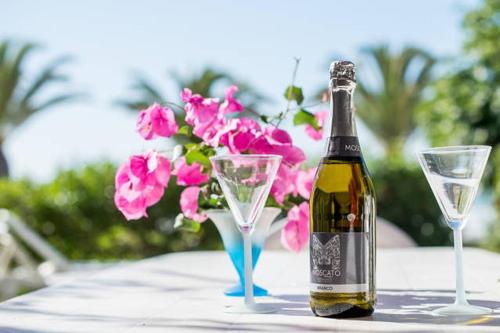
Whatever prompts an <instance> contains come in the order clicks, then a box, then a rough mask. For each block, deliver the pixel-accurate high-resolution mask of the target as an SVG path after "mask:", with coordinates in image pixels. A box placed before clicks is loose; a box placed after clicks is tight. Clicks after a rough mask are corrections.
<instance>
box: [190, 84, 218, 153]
mask: <svg viewBox="0 0 500 333" xmlns="http://www.w3.org/2000/svg"><path fill="white" fill-rule="evenodd" d="M181 99H182V100H183V101H184V102H185V103H186V104H185V105H184V109H185V111H186V118H185V120H186V123H187V124H189V125H191V126H193V134H194V135H196V136H197V137H199V138H201V139H203V141H204V142H205V143H207V144H208V145H210V146H213V147H217V146H218V145H219V139H220V136H219V135H218V134H219V132H220V131H221V130H222V129H223V128H224V126H225V125H226V123H225V120H224V117H223V115H222V114H221V112H219V100H218V99H217V98H203V96H201V95H198V94H194V95H193V93H192V92H191V90H189V89H187V88H185V89H184V90H183V91H182V93H181Z"/></svg>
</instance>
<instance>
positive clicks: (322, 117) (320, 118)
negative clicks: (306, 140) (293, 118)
mask: <svg viewBox="0 0 500 333" xmlns="http://www.w3.org/2000/svg"><path fill="white" fill-rule="evenodd" d="M328 114H329V112H328V111H320V112H317V113H315V114H314V117H315V118H316V122H317V123H318V126H319V127H320V129H318V130H316V129H315V128H314V127H312V126H311V125H309V124H306V126H305V129H304V130H305V132H306V134H307V135H308V136H309V137H310V138H311V139H313V140H316V141H319V140H321V139H322V138H323V126H324V125H325V122H326V120H327V119H328Z"/></svg>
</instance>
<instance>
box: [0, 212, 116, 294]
mask: <svg viewBox="0 0 500 333" xmlns="http://www.w3.org/2000/svg"><path fill="white" fill-rule="evenodd" d="M28 249H29V250H28ZM30 251H31V252H30ZM30 253H34V254H36V255H37V256H38V257H39V258H41V262H40V261H37V260H35V259H34V258H33V256H32V255H30ZM111 265H113V264H103V263H99V262H97V261H84V262H72V261H70V260H68V259H67V258H66V257H64V255H62V254H61V253H60V252H59V251H57V250H56V249H55V248H54V247H52V246H51V245H50V244H49V243H48V242H47V241H45V240H44V239H43V238H42V237H40V236H39V235H38V234H37V233H36V232H35V231H33V229H31V228H30V227H29V226H28V225H26V224H25V223H24V222H22V220H21V219H20V218H19V217H17V216H16V215H15V214H13V213H12V212H10V211H8V210H7V209H0V298H1V299H6V298H10V297H13V296H15V295H17V294H18V293H19V291H21V290H25V289H37V288H41V287H44V286H47V285H53V284H56V283H60V282H64V281H68V280H70V279H74V278H76V277H78V276H82V275H88V274H89V272H92V271H97V270H101V269H103V268H106V267H109V266H111Z"/></svg>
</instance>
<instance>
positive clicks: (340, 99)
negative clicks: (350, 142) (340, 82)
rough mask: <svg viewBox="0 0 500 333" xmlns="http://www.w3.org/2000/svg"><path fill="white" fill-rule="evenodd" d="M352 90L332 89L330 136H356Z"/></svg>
mask: <svg viewBox="0 0 500 333" xmlns="http://www.w3.org/2000/svg"><path fill="white" fill-rule="evenodd" d="M353 93H354V88H344V87H342V88H333V89H332V90H331V96H330V97H331V98H330V101H331V102H330V105H331V110H332V118H333V120H332V131H331V134H330V136H332V137H333V136H357V133H356V123H355V120H354V112H353Z"/></svg>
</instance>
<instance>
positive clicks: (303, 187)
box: [295, 168, 316, 199]
mask: <svg viewBox="0 0 500 333" xmlns="http://www.w3.org/2000/svg"><path fill="white" fill-rule="evenodd" d="M315 176H316V168H311V169H309V170H300V171H299V172H298V173H297V179H296V186H295V188H296V190H297V192H298V194H300V195H301V196H302V197H303V198H304V199H309V197H310V196H311V191H312V187H313V182H314V177H315Z"/></svg>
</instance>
